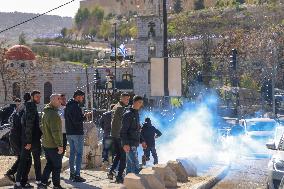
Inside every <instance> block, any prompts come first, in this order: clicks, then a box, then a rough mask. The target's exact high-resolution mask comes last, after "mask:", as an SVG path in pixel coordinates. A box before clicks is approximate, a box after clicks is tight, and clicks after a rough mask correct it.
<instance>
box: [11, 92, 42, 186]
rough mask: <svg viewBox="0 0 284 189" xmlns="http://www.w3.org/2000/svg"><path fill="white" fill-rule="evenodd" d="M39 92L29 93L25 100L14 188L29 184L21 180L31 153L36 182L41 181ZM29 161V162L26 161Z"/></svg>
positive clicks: (27, 169) (28, 168)
mask: <svg viewBox="0 0 284 189" xmlns="http://www.w3.org/2000/svg"><path fill="white" fill-rule="evenodd" d="M40 98H41V95H40V92H39V91H33V92H32V93H31V101H30V102H26V104H25V110H24V113H23V115H22V117H21V122H22V145H23V146H22V149H21V154H20V163H19V166H18V169H17V175H16V184H15V185H14V188H22V187H24V188H27V187H30V184H29V183H27V180H25V181H23V178H22V177H24V175H25V174H26V173H29V171H30V167H31V163H32V161H31V153H32V155H33V160H34V169H35V175H36V184H40V183H41V161H40V155H41V141H40V139H41V135H42V133H41V130H40V126H39V114H38V111H37V104H39V103H40ZM27 162H29V163H27Z"/></svg>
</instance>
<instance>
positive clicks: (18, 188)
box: [14, 184, 22, 189]
mask: <svg viewBox="0 0 284 189" xmlns="http://www.w3.org/2000/svg"><path fill="white" fill-rule="evenodd" d="M14 189H22V186H21V185H20V186H18V185H17V184H15V185H14Z"/></svg>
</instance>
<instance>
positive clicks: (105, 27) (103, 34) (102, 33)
mask: <svg viewBox="0 0 284 189" xmlns="http://www.w3.org/2000/svg"><path fill="white" fill-rule="evenodd" d="M110 34H111V24H110V22H108V21H103V23H102V24H101V26H100V29H99V32H98V37H100V38H103V39H105V40H106V41H107V39H108V37H109V36H110Z"/></svg>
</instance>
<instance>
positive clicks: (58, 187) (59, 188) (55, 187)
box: [53, 185, 64, 189]
mask: <svg viewBox="0 0 284 189" xmlns="http://www.w3.org/2000/svg"><path fill="white" fill-rule="evenodd" d="M53 189H64V188H63V187H62V186H60V185H59V186H53Z"/></svg>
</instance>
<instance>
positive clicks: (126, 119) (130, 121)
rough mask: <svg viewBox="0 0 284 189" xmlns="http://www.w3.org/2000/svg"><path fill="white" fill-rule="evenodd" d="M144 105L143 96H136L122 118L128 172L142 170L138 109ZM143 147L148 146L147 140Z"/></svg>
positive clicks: (122, 137)
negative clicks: (139, 153)
mask: <svg viewBox="0 0 284 189" xmlns="http://www.w3.org/2000/svg"><path fill="white" fill-rule="evenodd" d="M142 106H143V97H141V96H135V97H134V98H133V106H132V107H131V108H130V109H129V110H127V111H126V112H125V113H124V115H123V118H122V128H121V130H120V136H121V142H122V146H123V150H124V151H125V152H126V160H127V164H126V174H128V173H135V174H138V173H139V171H140V166H139V160H138V152H137V147H138V146H139V144H140V141H141V135H140V130H141V126H140V120H139V113H138V111H139V110H140V109H141V108H142ZM142 147H143V149H145V148H146V144H145V142H143V143H142Z"/></svg>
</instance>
